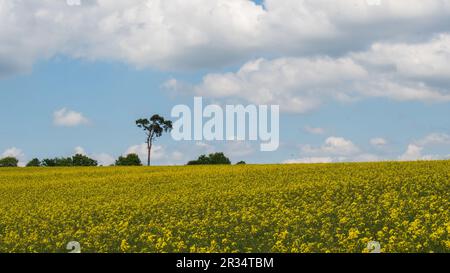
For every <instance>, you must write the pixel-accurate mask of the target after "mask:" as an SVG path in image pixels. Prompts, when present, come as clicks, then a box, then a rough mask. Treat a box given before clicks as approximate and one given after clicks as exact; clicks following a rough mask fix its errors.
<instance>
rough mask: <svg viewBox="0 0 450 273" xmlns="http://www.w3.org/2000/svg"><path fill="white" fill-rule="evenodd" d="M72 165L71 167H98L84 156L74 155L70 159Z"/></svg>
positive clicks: (94, 161) (96, 163) (92, 160)
mask: <svg viewBox="0 0 450 273" xmlns="http://www.w3.org/2000/svg"><path fill="white" fill-rule="evenodd" d="M72 165H73V166H85V167H95V166H97V165H98V162H97V161H96V160H94V159H92V158H89V157H87V156H85V155H81V154H76V155H74V156H73V157H72Z"/></svg>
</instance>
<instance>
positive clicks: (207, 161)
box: [187, 153, 231, 165]
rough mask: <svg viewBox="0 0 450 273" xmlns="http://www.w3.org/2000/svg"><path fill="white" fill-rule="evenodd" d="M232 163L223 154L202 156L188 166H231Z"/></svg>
mask: <svg viewBox="0 0 450 273" xmlns="http://www.w3.org/2000/svg"><path fill="white" fill-rule="evenodd" d="M230 164H231V161H230V159H229V158H228V157H226V156H225V155H224V154H223V153H214V154H209V155H208V156H206V155H201V156H199V157H198V159H197V160H191V161H189V162H188V163H187V165H230Z"/></svg>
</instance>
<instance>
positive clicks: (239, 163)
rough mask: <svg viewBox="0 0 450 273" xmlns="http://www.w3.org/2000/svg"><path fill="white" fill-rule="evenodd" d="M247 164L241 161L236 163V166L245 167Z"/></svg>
mask: <svg viewBox="0 0 450 273" xmlns="http://www.w3.org/2000/svg"><path fill="white" fill-rule="evenodd" d="M245 164H247V163H245V161H239V162H238V163H236V165H245Z"/></svg>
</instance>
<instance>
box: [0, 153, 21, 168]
mask: <svg viewBox="0 0 450 273" xmlns="http://www.w3.org/2000/svg"><path fill="white" fill-rule="evenodd" d="M17 164H19V160H18V159H17V158H15V157H12V156H9V157H5V158H2V159H0V167H17Z"/></svg>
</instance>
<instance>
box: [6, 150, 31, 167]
mask: <svg viewBox="0 0 450 273" xmlns="http://www.w3.org/2000/svg"><path fill="white" fill-rule="evenodd" d="M4 157H14V158H16V159H17V160H19V166H22V167H23V166H25V164H26V163H25V162H24V161H25V154H24V152H23V151H22V150H21V149H18V148H16V147H11V148H8V149H6V150H5V151H4V152H3V153H2V154H1V155H0V158H4Z"/></svg>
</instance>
